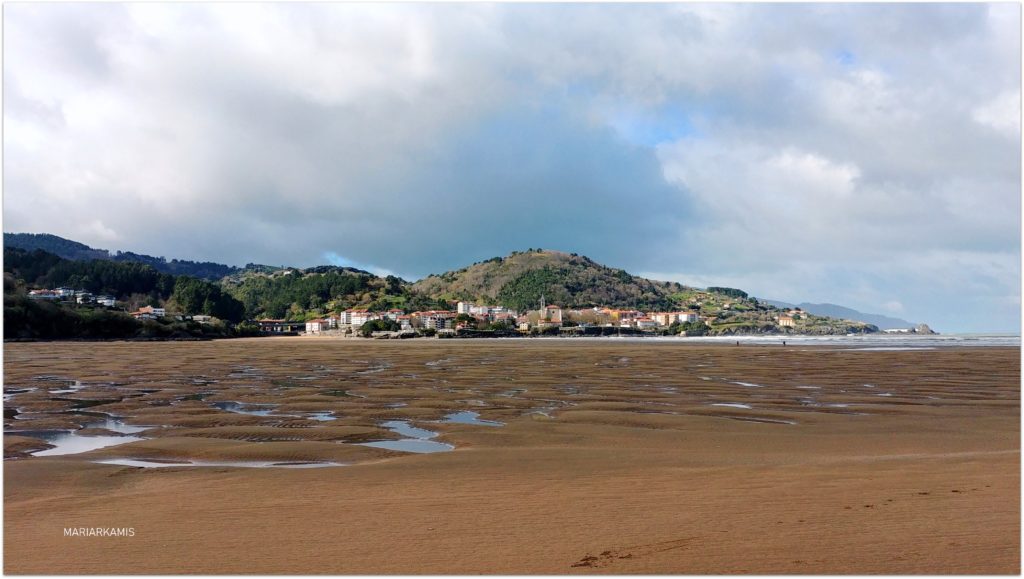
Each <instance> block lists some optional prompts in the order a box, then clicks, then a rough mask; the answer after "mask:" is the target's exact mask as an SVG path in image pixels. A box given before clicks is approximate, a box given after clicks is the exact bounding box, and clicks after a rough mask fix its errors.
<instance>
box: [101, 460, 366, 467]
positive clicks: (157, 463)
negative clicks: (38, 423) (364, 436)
mask: <svg viewBox="0 0 1024 579" xmlns="http://www.w3.org/2000/svg"><path fill="white" fill-rule="evenodd" d="M95 462H97V463H99V464H112V465H117V466H134V467H141V468H165V467H171V466H230V467H238V468H325V467H329V466H346V465H345V464H343V463H340V462H319V461H310V462H267V461H254V460H250V461H234V462H232V461H215V460H189V461H184V462H171V461H161V460H143V459H136V458H111V459H106V460H97V461H95Z"/></svg>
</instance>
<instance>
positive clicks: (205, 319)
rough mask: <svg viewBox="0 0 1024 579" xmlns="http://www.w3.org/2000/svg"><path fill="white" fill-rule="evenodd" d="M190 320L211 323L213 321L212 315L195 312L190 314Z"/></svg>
mask: <svg viewBox="0 0 1024 579" xmlns="http://www.w3.org/2000/svg"><path fill="white" fill-rule="evenodd" d="M192 321H193V322H199V323H200V324H212V323H213V316H207V315H199V314H197V315H194V316H192Z"/></svg>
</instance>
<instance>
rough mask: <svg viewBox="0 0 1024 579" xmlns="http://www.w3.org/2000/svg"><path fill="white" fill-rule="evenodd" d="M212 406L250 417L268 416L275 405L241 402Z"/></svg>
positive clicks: (216, 403) (217, 403)
mask: <svg viewBox="0 0 1024 579" xmlns="http://www.w3.org/2000/svg"><path fill="white" fill-rule="evenodd" d="M213 406H214V407H215V408H219V409H221V410H224V411H226V412H234V413H235V414H248V415H250V416H270V415H271V413H272V412H273V411H274V408H276V407H277V404H242V403H241V402H214V403H213Z"/></svg>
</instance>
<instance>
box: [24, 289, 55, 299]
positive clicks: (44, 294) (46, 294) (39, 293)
mask: <svg viewBox="0 0 1024 579" xmlns="http://www.w3.org/2000/svg"><path fill="white" fill-rule="evenodd" d="M28 297H29V299H33V300H56V299H60V297H61V296H60V294H58V293H57V292H55V291H51V290H45V289H42V290H32V291H30V292H28Z"/></svg>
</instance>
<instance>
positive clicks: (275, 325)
mask: <svg viewBox="0 0 1024 579" xmlns="http://www.w3.org/2000/svg"><path fill="white" fill-rule="evenodd" d="M256 325H258V326H259V327H260V331H261V332H264V333H268V334H282V333H286V332H301V331H303V329H304V328H305V327H306V324H304V323H303V322H286V321H284V320H271V319H263V320H256Z"/></svg>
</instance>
